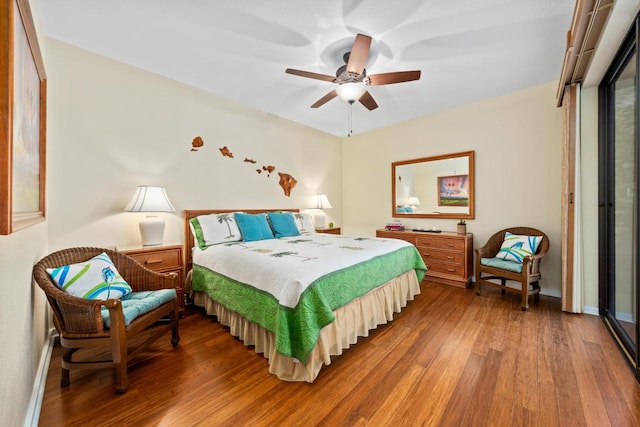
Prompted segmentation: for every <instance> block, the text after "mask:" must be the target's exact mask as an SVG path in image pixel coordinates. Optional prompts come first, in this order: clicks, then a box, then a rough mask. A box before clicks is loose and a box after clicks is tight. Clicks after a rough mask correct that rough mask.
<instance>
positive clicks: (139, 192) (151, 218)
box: [125, 185, 176, 246]
mask: <svg viewBox="0 0 640 427" xmlns="http://www.w3.org/2000/svg"><path fill="white" fill-rule="evenodd" d="M175 210H176V208H174V207H173V205H172V204H171V202H170V201H169V197H167V191H166V190H165V189H164V187H154V186H151V185H140V186H138V188H137V189H136V194H134V196H133V198H132V199H131V201H130V202H129V204H128V205H127V207H126V208H125V211H128V212H147V215H146V216H145V218H144V219H143V220H141V221H140V222H139V224H138V225H139V226H140V237H142V245H143V246H155V245H160V244H162V241H163V236H164V220H163V219H162V218H160V217H159V216H158V215H154V214H155V213H157V212H175Z"/></svg>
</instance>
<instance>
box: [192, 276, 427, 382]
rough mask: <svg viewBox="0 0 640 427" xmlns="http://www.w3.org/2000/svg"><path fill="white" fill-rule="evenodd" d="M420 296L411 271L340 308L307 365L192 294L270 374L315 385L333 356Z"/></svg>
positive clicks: (260, 332) (217, 306)
mask: <svg viewBox="0 0 640 427" xmlns="http://www.w3.org/2000/svg"><path fill="white" fill-rule="evenodd" d="M419 293H420V283H419V282H418V278H417V277H416V273H415V271H413V270H412V271H409V272H407V273H405V274H403V275H402V276H399V277H397V278H395V279H393V280H391V281H389V282H387V283H385V284H384V285H382V286H380V287H378V288H376V289H374V290H372V291H370V292H368V293H367V294H365V295H363V296H362V297H360V298H358V299H356V300H354V301H351V302H350V303H349V304H347V305H345V306H344V307H341V308H338V309H337V310H335V311H334V313H335V315H336V320H335V321H334V322H332V323H331V324H329V325H327V326H325V327H324V328H323V329H322V331H320V337H319V338H318V342H317V343H316V346H315V347H314V348H313V350H312V351H311V354H310V355H309V360H308V362H307V364H306V365H303V364H302V363H300V362H299V361H297V360H296V359H294V358H292V357H287V356H283V355H281V354H280V353H278V352H277V351H276V346H275V336H274V334H273V333H272V332H270V331H267V330H266V329H264V328H262V327H261V326H260V325H258V324H256V323H253V322H250V321H248V320H246V319H245V318H243V317H242V316H240V315H239V314H237V313H236V312H233V311H231V310H228V309H227V308H225V307H224V306H222V305H221V304H219V303H217V302H216V301H213V300H212V299H210V298H209V297H208V296H207V295H205V294H203V293H201V292H193V300H194V303H195V304H196V305H198V306H201V307H204V308H205V310H206V312H207V314H209V315H213V316H216V317H217V318H218V322H220V323H221V324H223V325H225V326H228V327H229V329H230V332H231V334H232V335H233V336H235V337H238V338H239V339H240V340H242V342H243V343H244V345H246V346H254V347H255V351H256V353H262V354H263V355H264V357H266V358H267V359H268V360H269V372H270V373H272V374H275V375H277V376H278V378H280V379H281V380H285V381H307V382H313V380H315V378H316V377H317V376H318V373H319V372H320V369H321V368H322V366H323V365H329V364H331V356H336V355H339V354H342V351H343V350H345V349H347V348H349V346H350V345H351V344H355V343H356V342H357V340H358V337H367V336H369V331H370V330H372V329H375V328H376V327H377V326H378V325H381V324H384V323H387V322H389V321H391V320H393V314H394V313H399V312H400V310H402V308H404V307H405V306H406V305H407V302H408V301H411V300H413V297H414V296H415V295H418V294H419Z"/></svg>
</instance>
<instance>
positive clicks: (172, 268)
mask: <svg viewBox="0 0 640 427" xmlns="http://www.w3.org/2000/svg"><path fill="white" fill-rule="evenodd" d="M116 249H117V250H118V251H119V252H122V253H125V254H127V255H129V256H130V257H131V258H134V259H135V260H136V261H138V262H139V263H140V264H142V265H144V266H145V267H147V268H148V269H149V270H153V271H157V272H159V273H176V274H177V275H178V283H177V285H176V293H177V295H178V311H179V312H180V316H183V315H184V261H183V256H182V245H180V244H162V245H155V246H142V245H137V246H135V245H134V246H121V247H117V248H116Z"/></svg>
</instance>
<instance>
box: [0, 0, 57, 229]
mask: <svg viewBox="0 0 640 427" xmlns="http://www.w3.org/2000/svg"><path fill="white" fill-rule="evenodd" d="M8 3H9V5H8V6H9V7H3V8H0V43H1V44H2V49H0V52H1V53H0V110H1V111H2V112H3V113H2V115H1V116H0V162H2V167H0V234H11V233H12V232H14V231H16V230H19V229H21V228H25V227H28V226H30V225H32V224H35V223H37V222H40V221H44V219H45V183H46V175H45V172H46V143H45V136H46V98H47V90H46V75H45V71H44V62H43V60H42V54H41V52H40V47H39V45H38V39H37V36H36V31H35V26H34V23H33V18H32V16H31V8H30V7H29V1H28V0H9V1H8Z"/></svg>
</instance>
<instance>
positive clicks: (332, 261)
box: [192, 234, 426, 363]
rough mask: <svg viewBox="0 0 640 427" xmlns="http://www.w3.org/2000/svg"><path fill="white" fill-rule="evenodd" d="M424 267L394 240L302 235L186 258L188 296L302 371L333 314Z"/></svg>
mask: <svg viewBox="0 0 640 427" xmlns="http://www.w3.org/2000/svg"><path fill="white" fill-rule="evenodd" d="M410 270H415V271H416V274H417V276H418V280H419V281H422V279H423V277H424V274H425V272H426V267H425V264H424V261H423V260H422V258H421V257H420V254H419V253H418V251H417V249H416V248H415V246H413V245H411V244H410V243H407V242H404V241H402V240H396V239H381V238H375V237H351V236H344V235H334V234H304V235H301V236H295V237H285V238H281V239H268V240H259V241H255V242H234V243H226V244H220V245H214V246H211V247H209V248H207V249H205V250H201V249H198V248H194V250H193V280H192V288H193V290H194V291H199V292H203V293H205V294H207V295H208V296H209V297H210V298H211V299H213V300H215V301H217V302H219V303H220V304H222V305H224V306H225V307H227V308H228V309H229V310H232V311H235V312H236V313H238V314H240V315H242V316H243V317H244V318H246V319H248V320H250V321H252V322H255V323H257V324H259V325H260V326H262V327H263V328H265V329H267V330H269V331H271V332H273V333H274V335H275V338H276V349H277V351H278V352H279V353H280V354H283V355H285V356H289V357H294V358H296V359H298V360H299V361H301V362H302V363H305V362H306V360H307V357H308V355H309V353H310V352H311V350H312V349H313V347H314V346H315V343H316V341H317V339H318V336H319V334H320V330H321V329H322V328H323V327H324V326H326V325H328V324H329V323H331V322H333V320H334V319H335V317H334V314H333V310H335V309H336V308H339V307H342V306H343V305H345V304H347V303H348V302H349V301H352V300H354V299H355V298H358V297H360V296H362V295H364V294H366V293H367V292H369V291H370V290H372V289H375V288H377V287H378V286H381V285H383V284H385V283H387V282H388V281H390V280H391V279H393V278H395V277H397V276H400V275H402V274H403V273H406V272H407V271H410Z"/></svg>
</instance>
